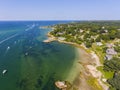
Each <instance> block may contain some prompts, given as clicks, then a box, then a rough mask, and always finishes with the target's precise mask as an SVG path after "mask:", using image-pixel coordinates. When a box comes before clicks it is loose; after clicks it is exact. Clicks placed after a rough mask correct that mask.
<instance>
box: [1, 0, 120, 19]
mask: <svg viewBox="0 0 120 90" xmlns="http://www.w3.org/2000/svg"><path fill="white" fill-rule="evenodd" d="M0 20H1V21H2V20H120V0H0Z"/></svg>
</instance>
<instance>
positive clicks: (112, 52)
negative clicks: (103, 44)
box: [105, 48, 117, 60]
mask: <svg viewBox="0 0 120 90" xmlns="http://www.w3.org/2000/svg"><path fill="white" fill-rule="evenodd" d="M116 54H117V52H116V51H115V50H114V48H108V49H107V50H106V56H105V58H106V59H107V60H110V59H112V58H113V55H116Z"/></svg>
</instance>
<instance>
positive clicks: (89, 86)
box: [44, 33, 109, 90]
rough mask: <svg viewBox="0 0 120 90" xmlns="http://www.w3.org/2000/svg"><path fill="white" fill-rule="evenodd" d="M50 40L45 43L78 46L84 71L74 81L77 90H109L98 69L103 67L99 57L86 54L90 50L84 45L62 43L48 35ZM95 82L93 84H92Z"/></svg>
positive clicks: (80, 62)
mask: <svg viewBox="0 0 120 90" xmlns="http://www.w3.org/2000/svg"><path fill="white" fill-rule="evenodd" d="M47 36H48V39H47V40H44V42H47V43H49V42H51V41H58V42H60V43H66V44H70V45H74V46H76V47H77V48H78V49H77V52H78V53H79V56H80V58H81V60H79V62H78V63H79V64H81V65H82V66H83V70H82V71H81V70H80V74H78V76H77V77H76V78H75V80H74V81H73V86H74V87H76V88H77V90H108V88H109V87H108V86H107V85H106V84H105V83H104V82H103V81H102V73H101V72H100V71H99V70H97V67H99V66H101V65H102V64H101V63H100V60H99V57H98V56H97V55H96V54H95V53H94V52H93V51H91V52H89V53H88V52H86V51H87V50H88V49H87V48H86V47H85V46H84V45H78V44H76V43H72V42H66V41H61V40H58V39H57V38H55V37H54V36H52V35H50V33H48V34H47ZM92 80H93V83H91V82H92Z"/></svg>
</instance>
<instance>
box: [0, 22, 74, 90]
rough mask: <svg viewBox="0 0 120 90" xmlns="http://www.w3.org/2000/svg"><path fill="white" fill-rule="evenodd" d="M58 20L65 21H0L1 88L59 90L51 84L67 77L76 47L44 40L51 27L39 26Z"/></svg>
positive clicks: (9, 89) (4, 89)
mask: <svg viewBox="0 0 120 90" xmlns="http://www.w3.org/2000/svg"><path fill="white" fill-rule="evenodd" d="M58 23H67V22H65V21H40V22H39V21H38V22H37V21H36V22H33V21H29V22H10V21H9V22H0V90H58V89H57V88H56V87H55V85H54V83H55V81H57V80H66V78H67V76H68V74H69V72H70V70H71V67H72V66H73V62H74V59H75V58H76V54H75V48H74V47H73V46H71V45H67V44H61V43H58V42H51V43H44V42H43V40H44V39H46V38H47V37H46V34H47V32H49V31H50V29H40V28H39V27H40V26H47V25H54V24H58ZM4 69H6V70H7V71H8V72H7V73H6V74H5V75H2V71H3V70H4Z"/></svg>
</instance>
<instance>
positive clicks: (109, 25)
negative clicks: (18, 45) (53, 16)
mask: <svg viewBox="0 0 120 90" xmlns="http://www.w3.org/2000/svg"><path fill="white" fill-rule="evenodd" d="M51 27H52V28H53V30H52V31H51V32H50V35H52V36H54V37H55V39H57V40H60V41H64V42H71V43H75V44H77V45H80V46H84V47H86V48H88V49H89V50H91V51H94V52H95V53H96V54H97V56H98V57H99V59H100V62H101V64H102V65H101V66H99V67H97V69H98V70H100V71H101V72H102V73H103V76H102V78H101V80H102V81H103V82H105V83H106V82H107V83H108V84H109V87H110V90H120V86H119V83H120V21H83V22H73V23H69V24H58V25H54V26H51Z"/></svg>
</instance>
